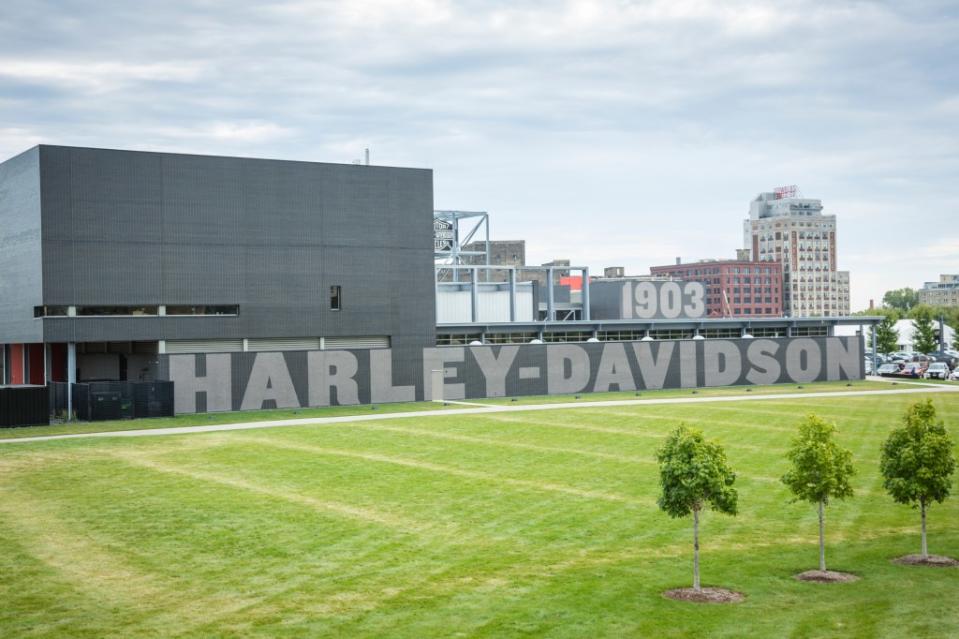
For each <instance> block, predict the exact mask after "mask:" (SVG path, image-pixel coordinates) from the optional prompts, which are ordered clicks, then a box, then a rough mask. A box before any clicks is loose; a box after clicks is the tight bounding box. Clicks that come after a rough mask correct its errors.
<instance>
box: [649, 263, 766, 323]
mask: <svg viewBox="0 0 959 639" xmlns="http://www.w3.org/2000/svg"><path fill="white" fill-rule="evenodd" d="M737 253H738V252H737ZM737 257H743V256H742V255H737ZM649 272H650V273H651V274H652V275H658V276H669V277H673V278H676V279H681V280H685V281H694V282H702V283H703V284H704V285H705V286H706V315H707V316H708V317H780V316H782V314H783V309H782V290H783V288H782V268H781V267H780V265H779V264H778V263H775V262H774V263H769V262H759V261H754V260H749V259H735V260H701V261H699V262H689V263H686V264H682V263H680V262H679V261H678V260H677V263H676V264H669V265H667V266H652V267H650V269H649Z"/></svg>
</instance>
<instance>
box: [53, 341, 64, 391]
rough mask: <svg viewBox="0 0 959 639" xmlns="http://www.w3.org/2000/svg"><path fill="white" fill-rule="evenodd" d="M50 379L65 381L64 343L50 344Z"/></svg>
mask: <svg viewBox="0 0 959 639" xmlns="http://www.w3.org/2000/svg"><path fill="white" fill-rule="evenodd" d="M50 381H51V382H65V381H67V345H66V344H50Z"/></svg>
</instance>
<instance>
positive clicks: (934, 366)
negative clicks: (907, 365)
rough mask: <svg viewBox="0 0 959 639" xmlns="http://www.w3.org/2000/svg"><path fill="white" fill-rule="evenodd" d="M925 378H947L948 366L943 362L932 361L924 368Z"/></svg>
mask: <svg viewBox="0 0 959 639" xmlns="http://www.w3.org/2000/svg"><path fill="white" fill-rule="evenodd" d="M925 377H926V379H948V378H949V367H948V366H946V363H945V362H932V363H931V364H929V368H927V369H926V375H925Z"/></svg>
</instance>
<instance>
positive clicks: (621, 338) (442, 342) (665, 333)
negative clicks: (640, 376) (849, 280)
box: [436, 309, 828, 346]
mask: <svg viewBox="0 0 959 639" xmlns="http://www.w3.org/2000/svg"><path fill="white" fill-rule="evenodd" d="M745 310H748V309H745ZM748 331H749V333H750V335H752V336H753V337H786V333H787V329H786V328H785V327H756V328H750V329H748ZM827 332H828V329H827V327H825V326H801V327H796V328H793V329H792V335H793V336H794V337H817V336H818V337H825V336H826V335H827V334H828V333H827ZM695 334H696V333H695V331H694V330H692V329H678V328H675V329H662V330H652V331H649V336H650V337H651V338H653V339H656V340H668V339H692V338H693V336H694V335H695ZM699 334H700V335H701V336H702V337H705V338H707V339H734V338H738V337H741V336H742V330H741V329H738V328H704V329H701V330H700V331H699ZM592 336H593V334H592V333H591V332H585V331H565V332H564V331H560V332H556V333H544V334H543V337H542V340H543V342H544V343H566V342H570V343H577V342H578V343H582V342H585V341H587V340H588V339H590V338H591V337H592ZM645 336H646V331H635V330H620V331H597V333H596V338H597V339H598V340H599V341H600V342H635V341H639V340H641V339H643V338H644V337H645ZM534 339H539V335H538V333H533V332H519V333H486V335H485V336H484V335H482V334H481V333H447V334H440V335H437V336H436V344H437V346H468V345H470V344H472V343H473V342H483V343H484V344H490V345H498V344H528V343H530V342H531V341H532V340H534Z"/></svg>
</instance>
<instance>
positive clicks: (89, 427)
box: [0, 402, 455, 439]
mask: <svg viewBox="0 0 959 639" xmlns="http://www.w3.org/2000/svg"><path fill="white" fill-rule="evenodd" d="M443 408H455V405H450V406H443V405H442V404H439V403H433V402H402V403H396V404H376V406H375V408H374V407H373V406H367V405H364V406H325V407H322V408H296V409H293V408H279V409H270V410H250V411H242V412H226V413H201V414H191V415H177V416H176V417H153V418H149V419H119V420H110V421H103V422H73V423H62V424H51V425H50V426H24V427H22V428H2V429H0V439H17V438H20V437H39V436H43V435H70V434H82V433H106V432H112V431H120V430H140V429H152V428H177V427H180V426H212V425H215V424H238V423H249V422H266V421H272V420H278V419H306V418H310V417H345V416H349V415H369V414H370V413H371V412H373V411H376V412H380V413H405V412H410V411H420V410H440V409H443Z"/></svg>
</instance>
